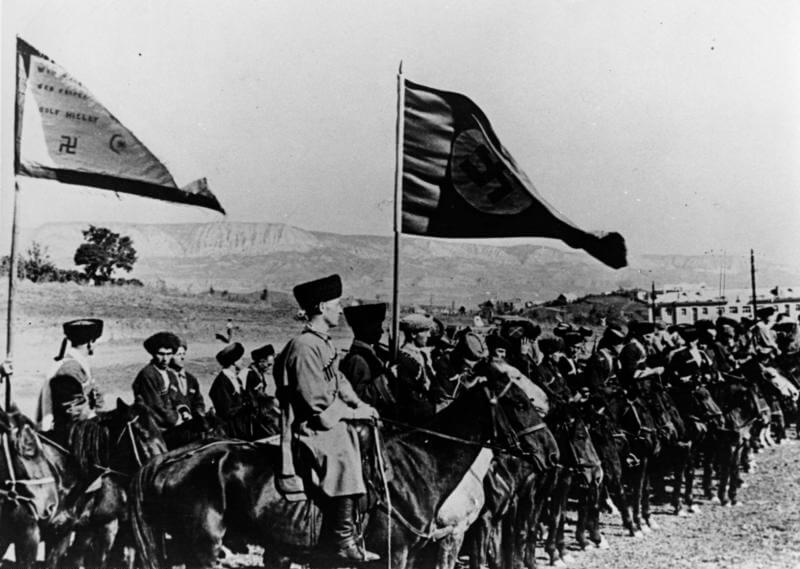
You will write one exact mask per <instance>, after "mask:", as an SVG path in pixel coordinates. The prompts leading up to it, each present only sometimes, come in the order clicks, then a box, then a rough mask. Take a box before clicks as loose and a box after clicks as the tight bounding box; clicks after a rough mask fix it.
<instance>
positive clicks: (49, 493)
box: [0, 406, 58, 519]
mask: <svg viewBox="0 0 800 569" xmlns="http://www.w3.org/2000/svg"><path fill="white" fill-rule="evenodd" d="M0 439H1V441H0V446H2V451H0V452H2V458H0V464H2V467H0V477H1V478H2V479H1V480H0V483H1V484H2V486H0V503H2V502H3V501H6V500H8V501H12V502H15V503H17V504H21V505H23V506H25V507H27V508H30V511H31V513H32V514H33V515H34V517H36V518H38V519H47V518H49V517H50V516H52V514H53V513H54V512H55V510H56V509H57V507H58V476H57V473H56V471H55V469H54V468H53V466H52V464H51V463H50V462H49V461H48V460H47V457H46V456H45V454H44V450H43V447H42V442H41V439H40V438H39V435H38V433H37V432H36V429H35V427H34V423H33V421H31V420H30V419H29V418H28V417H26V416H25V415H23V414H22V413H21V412H20V411H19V410H18V409H17V408H16V407H15V406H12V407H11V409H9V411H8V412H5V411H2V412H0Z"/></svg>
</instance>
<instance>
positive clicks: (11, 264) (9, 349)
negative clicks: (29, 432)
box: [4, 179, 19, 410]
mask: <svg viewBox="0 0 800 569" xmlns="http://www.w3.org/2000/svg"><path fill="white" fill-rule="evenodd" d="M13 207H14V209H13V211H12V218H11V219H12V220H11V254H10V256H9V258H8V307H7V312H6V359H7V360H9V361H12V362H13V359H14V294H15V292H16V289H17V245H18V242H19V182H18V181H17V180H16V179H15V180H14V206H13ZM4 379H5V380H6V396H5V407H4V409H6V410H8V408H9V406H10V405H11V375H7V376H5V377H4Z"/></svg>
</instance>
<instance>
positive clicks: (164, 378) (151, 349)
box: [131, 332, 181, 431]
mask: <svg viewBox="0 0 800 569" xmlns="http://www.w3.org/2000/svg"><path fill="white" fill-rule="evenodd" d="M180 343H181V341H180V338H178V337H177V336H176V335H175V334H173V333H172V332H158V333H156V334H153V335H152V336H150V337H149V338H147V339H146V340H145V341H144V349H145V350H147V353H149V354H150V356H151V360H150V363H148V364H147V365H146V366H144V367H143V368H142V369H141V370H140V371H139V373H138V374H137V375H136V378H135V379H134V380H133V385H132V386H131V387H132V388H133V394H134V396H135V398H136V399H137V400H138V401H140V402H142V403H144V404H145V405H147V406H148V407H150V409H152V410H153V414H154V416H155V419H156V424H157V425H158V427H159V428H160V429H161V430H162V431H163V430H166V429H169V428H170V427H173V426H174V425H176V424H178V422H179V421H180V420H181V418H180V416H179V415H178V411H177V410H176V408H175V404H174V402H173V400H172V396H171V393H170V385H174V384H176V383H177V378H176V376H175V373H174V372H173V371H172V370H171V369H170V368H169V363H170V360H171V359H172V356H173V355H174V354H175V352H176V351H177V350H178V348H179V347H180Z"/></svg>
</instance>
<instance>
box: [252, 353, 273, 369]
mask: <svg viewBox="0 0 800 569" xmlns="http://www.w3.org/2000/svg"><path fill="white" fill-rule="evenodd" d="M274 365H275V356H268V357H266V358H264V359H263V360H258V361H257V362H256V366H258V369H259V370H261V372H262V373H269V372H271V371H272V368H273V366H274Z"/></svg>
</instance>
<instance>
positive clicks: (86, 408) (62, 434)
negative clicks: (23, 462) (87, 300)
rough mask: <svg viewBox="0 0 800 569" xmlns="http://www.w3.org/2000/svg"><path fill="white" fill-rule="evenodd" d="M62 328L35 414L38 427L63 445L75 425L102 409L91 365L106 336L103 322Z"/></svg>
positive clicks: (90, 321)
mask: <svg viewBox="0 0 800 569" xmlns="http://www.w3.org/2000/svg"><path fill="white" fill-rule="evenodd" d="M63 329H64V339H63V340H62V342H61V350H60V351H59V354H58V355H57V356H56V358H55V360H56V362H57V363H56V365H55V367H54V368H53V369H52V370H51V371H50V373H48V375H47V379H46V380H45V383H44V385H43V387H42V391H41V393H40V395H39V406H38V409H37V413H36V415H37V423H38V424H39V428H40V429H42V430H48V429H51V428H52V429H53V436H54V438H56V439H58V440H59V442H62V443H63V442H64V441H66V439H67V436H68V435H69V430H70V427H71V426H72V425H73V424H74V423H75V422H77V421H81V420H83V419H88V418H90V417H93V416H94V415H95V411H96V410H97V409H100V408H101V407H102V406H103V398H102V395H101V393H100V391H99V390H98V388H97V385H96V384H95V382H94V380H93V379H92V371H91V367H90V366H89V356H91V355H92V354H93V353H94V351H93V344H94V342H95V341H96V340H97V339H98V338H99V337H100V336H101V335H102V334H103V321H102V320H99V319H96V318H86V319H81V320H72V321H70V322H66V323H65V324H64V326H63Z"/></svg>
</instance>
